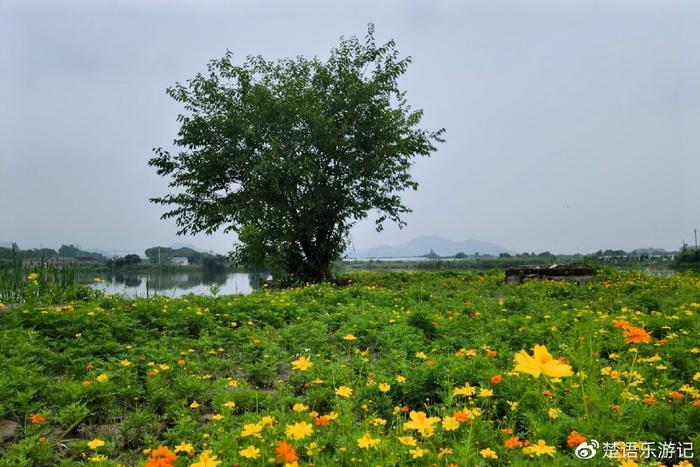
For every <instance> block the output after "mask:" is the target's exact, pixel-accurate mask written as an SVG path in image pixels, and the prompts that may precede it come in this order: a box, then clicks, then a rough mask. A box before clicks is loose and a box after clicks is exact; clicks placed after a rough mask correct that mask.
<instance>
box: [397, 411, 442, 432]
mask: <svg viewBox="0 0 700 467" xmlns="http://www.w3.org/2000/svg"><path fill="white" fill-rule="evenodd" d="M409 417H410V419H411V420H410V421H408V422H406V423H404V424H403V428H404V430H416V431H417V432H418V433H420V434H421V435H423V436H425V437H426V438H427V437H430V436H432V435H433V431H435V424H436V423H437V422H439V421H440V417H428V416H427V415H426V414H425V412H423V411H419V412H416V411H415V410H411V413H410V414H409Z"/></svg>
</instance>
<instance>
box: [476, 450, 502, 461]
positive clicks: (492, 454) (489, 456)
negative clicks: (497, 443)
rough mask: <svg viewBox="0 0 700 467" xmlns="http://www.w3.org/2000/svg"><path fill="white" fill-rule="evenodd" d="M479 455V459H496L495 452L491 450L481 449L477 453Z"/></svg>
mask: <svg viewBox="0 0 700 467" xmlns="http://www.w3.org/2000/svg"><path fill="white" fill-rule="evenodd" d="M479 454H481V457H483V458H484V459H498V455H497V454H496V451H494V450H493V449H491V448H486V449H482V450H481V451H479Z"/></svg>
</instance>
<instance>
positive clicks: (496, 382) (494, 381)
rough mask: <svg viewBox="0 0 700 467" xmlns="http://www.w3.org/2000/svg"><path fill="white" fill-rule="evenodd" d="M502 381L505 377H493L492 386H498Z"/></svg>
mask: <svg viewBox="0 0 700 467" xmlns="http://www.w3.org/2000/svg"><path fill="white" fill-rule="evenodd" d="M502 379H503V376H501V375H493V376H492V377H491V384H493V385H496V384H498V383H500V382H501V380H502Z"/></svg>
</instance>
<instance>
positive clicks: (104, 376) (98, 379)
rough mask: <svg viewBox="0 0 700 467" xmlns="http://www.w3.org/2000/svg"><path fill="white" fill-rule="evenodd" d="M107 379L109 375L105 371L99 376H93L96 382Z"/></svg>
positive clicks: (102, 381)
mask: <svg viewBox="0 0 700 467" xmlns="http://www.w3.org/2000/svg"><path fill="white" fill-rule="evenodd" d="M108 379H109V376H107V373H102V374H101V375H100V376H98V377H97V378H95V381H97V382H98V383H104V382H106V381H107V380H108Z"/></svg>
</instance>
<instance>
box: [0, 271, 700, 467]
mask: <svg viewBox="0 0 700 467" xmlns="http://www.w3.org/2000/svg"><path fill="white" fill-rule="evenodd" d="M351 277H352V279H353V283H352V285H350V286H347V287H333V286H330V285H315V286H308V287H304V288H295V289H287V290H278V291H271V290H261V291H258V292H255V293H253V294H251V295H248V296H224V297H203V296H199V297H196V296H189V297H185V298H181V299H168V298H165V297H156V298H151V299H125V298H123V297H119V296H112V297H110V296H104V297H99V296H97V297H92V298H90V299H89V300H87V301H76V302H73V303H62V304H60V305H52V306H46V305H44V306H42V305H39V304H38V303H27V304H24V305H23V306H19V307H13V308H12V309H6V310H4V311H0V348H2V354H1V356H0V423H3V421H4V423H5V424H6V425H7V424H8V422H10V423H14V424H16V425H13V426H14V427H15V429H14V431H13V433H12V434H11V435H8V438H9V439H7V440H6V441H5V442H4V443H2V444H0V459H1V460H0V466H3V467H4V466H10V465H13V466H14V465H37V466H44V465H84V464H93V465H100V464H101V465H118V464H123V465H142V464H147V465H162V466H165V465H177V466H185V465H197V466H203V465H210V466H215V465H221V466H224V465H226V466H230V465H232V464H240V465H268V464H269V463H272V464H274V463H277V464H284V463H285V459H286V461H288V462H287V463H289V464H293V462H298V464H299V465H308V464H311V463H313V464H314V465H316V466H335V465H346V464H352V463H355V464H359V465H383V466H386V465H411V464H415V465H431V464H437V465H449V464H450V463H455V464H458V465H474V464H481V465H496V464H499V463H511V464H513V465H542V464H550V465H571V464H576V463H580V462H582V461H579V460H576V459H575V458H574V455H573V453H574V450H575V448H576V446H577V444H578V443H580V442H581V441H583V440H584V439H587V440H589V441H590V440H593V439H595V440H598V441H599V442H600V445H601V448H602V445H603V443H612V442H616V441H627V442H636V441H639V442H661V441H674V442H685V443H690V442H693V443H694V444H695V446H697V445H699V443H700V436H699V435H698V433H700V390H699V389H698V388H699V387H700V363H699V362H700V359H699V358H698V357H699V355H698V354H700V339H699V336H700V319H699V318H698V312H699V311H698V309H699V308H700V278H699V277H698V276H697V275H694V274H692V273H684V274H677V275H675V276H672V277H652V276H644V275H639V274H634V273H617V272H612V271H605V272H602V273H601V275H600V277H599V279H597V280H595V281H593V282H591V283H590V284H587V285H583V286H576V285H574V284H570V283H564V282H529V283H526V284H523V285H516V284H505V283H504V281H503V273H502V272H498V271H495V272H484V273H478V272H449V271H448V272H436V273H359V274H354V275H352V276H351ZM636 328H643V329H644V330H645V331H646V332H648V333H649V335H648V337H647V336H646V334H645V333H643V332H641V331H639V332H637V334H635V329H636ZM635 335H636V336H637V337H636V338H634V337H633V336H635ZM626 337H627V338H628V340H629V339H636V340H640V341H642V342H639V343H627V342H625V339H626ZM645 340H648V341H649V342H643V341H645ZM538 344H541V345H544V346H546V348H547V349H548V350H549V352H551V354H552V355H553V356H554V358H559V359H561V360H560V362H562V363H561V365H570V366H571V369H572V372H571V375H570V376H563V377H561V378H555V377H551V376H544V375H540V376H539V377H535V376H533V375H531V374H528V373H524V372H516V371H514V369H515V367H516V363H515V361H514V357H515V355H516V354H517V353H518V352H519V351H521V350H526V351H527V352H528V353H529V354H532V348H533V347H534V346H535V345H538ZM563 362H565V363H563ZM308 363H310V365H309V364H308ZM520 369H523V368H522V367H521V368H520ZM423 415H425V417H423ZM574 432H575V433H574ZM578 434H580V436H578ZM581 436H582V437H581ZM584 437H585V438H584ZM540 440H542V441H541V442H540ZM282 441H284V443H281V442H282ZM538 442H540V444H539V445H538ZM542 443H544V444H542ZM528 444H532V445H534V446H537V447H535V448H533V446H532V445H531V446H528ZM159 446H164V447H161V448H160V449H158V447H159ZM601 451H602V449H601ZM677 454H678V453H677ZM294 458H298V459H297V460H296V461H294ZM158 459H160V460H158ZM207 459H213V460H212V461H211V462H209V461H208V460H207ZM681 460H682V459H680V458H679V457H678V456H676V457H675V458H674V459H666V460H664V462H665V463H669V464H674V463H679V462H681ZM217 461H220V462H221V464H217V463H216V462H217ZM207 462H209V463H207ZM640 462H641V460H640ZM617 463H619V462H617V461H615V464H617ZM609 464H610V461H609V460H607V459H603V454H602V452H599V453H598V455H597V456H596V457H595V458H594V460H592V461H589V462H588V463H587V465H609Z"/></svg>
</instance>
